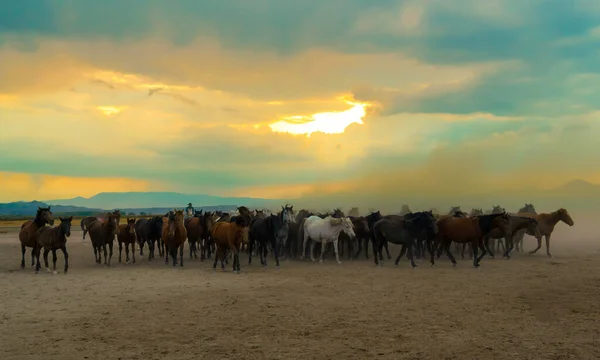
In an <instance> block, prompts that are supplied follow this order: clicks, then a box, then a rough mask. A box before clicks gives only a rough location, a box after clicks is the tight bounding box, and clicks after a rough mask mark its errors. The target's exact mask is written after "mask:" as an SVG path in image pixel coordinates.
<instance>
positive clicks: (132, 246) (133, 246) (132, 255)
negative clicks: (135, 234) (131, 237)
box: [131, 241, 135, 264]
mask: <svg viewBox="0 0 600 360" xmlns="http://www.w3.org/2000/svg"><path fill="white" fill-rule="evenodd" d="M131 257H132V259H133V263H134V264H135V241H133V242H132V243H131Z"/></svg>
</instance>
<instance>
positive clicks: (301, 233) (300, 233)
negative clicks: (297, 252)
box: [298, 218, 307, 257]
mask: <svg viewBox="0 0 600 360" xmlns="http://www.w3.org/2000/svg"><path fill="white" fill-rule="evenodd" d="M306 219H307V218H304V219H302V221H300V226H299V227H298V243H299V244H300V248H301V249H302V250H301V251H302V254H301V256H302V257H303V256H304V255H306V254H305V249H304V223H305V222H306Z"/></svg>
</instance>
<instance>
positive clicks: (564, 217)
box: [556, 208, 575, 226]
mask: <svg viewBox="0 0 600 360" xmlns="http://www.w3.org/2000/svg"><path fill="white" fill-rule="evenodd" d="M556 215H557V217H558V220H560V221H562V222H564V223H565V224H567V225H569V226H573V225H575V222H574V221H573V219H572V218H571V215H569V212H568V211H567V209H564V208H560V209H558V210H556Z"/></svg>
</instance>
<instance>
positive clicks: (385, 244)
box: [379, 240, 392, 260]
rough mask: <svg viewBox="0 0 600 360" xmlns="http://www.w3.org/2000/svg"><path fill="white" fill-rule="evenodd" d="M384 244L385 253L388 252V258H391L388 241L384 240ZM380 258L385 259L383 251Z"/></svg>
mask: <svg viewBox="0 0 600 360" xmlns="http://www.w3.org/2000/svg"><path fill="white" fill-rule="evenodd" d="M383 246H384V247H385V253H386V254H387V258H388V260H391V259H392V255H391V254H390V249H388V241H387V240H386V241H384V242H383ZM379 259H380V260H383V254H381V253H380V254H379Z"/></svg>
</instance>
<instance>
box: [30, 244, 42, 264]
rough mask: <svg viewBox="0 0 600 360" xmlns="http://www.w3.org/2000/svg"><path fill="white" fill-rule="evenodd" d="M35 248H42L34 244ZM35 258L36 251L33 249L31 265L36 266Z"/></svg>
mask: <svg viewBox="0 0 600 360" xmlns="http://www.w3.org/2000/svg"><path fill="white" fill-rule="evenodd" d="M33 249H34V250H38V251H39V250H40V249H39V247H38V245H34V246H33ZM35 259H36V258H35V251H32V252H31V267H34V266H35Z"/></svg>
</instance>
